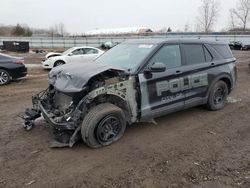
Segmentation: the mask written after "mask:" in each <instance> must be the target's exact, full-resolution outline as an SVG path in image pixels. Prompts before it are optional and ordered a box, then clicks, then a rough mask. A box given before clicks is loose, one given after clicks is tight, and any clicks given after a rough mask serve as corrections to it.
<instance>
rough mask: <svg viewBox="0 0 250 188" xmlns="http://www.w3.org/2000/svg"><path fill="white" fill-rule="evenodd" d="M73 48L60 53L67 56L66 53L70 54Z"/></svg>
mask: <svg viewBox="0 0 250 188" xmlns="http://www.w3.org/2000/svg"><path fill="white" fill-rule="evenodd" d="M73 49H74V48H70V49H68V50H66V51H65V52H63V53H62V55H67V54H68V53H70V52H71V51H72V50H73Z"/></svg>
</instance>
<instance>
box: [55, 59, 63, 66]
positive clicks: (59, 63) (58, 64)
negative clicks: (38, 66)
mask: <svg viewBox="0 0 250 188" xmlns="http://www.w3.org/2000/svg"><path fill="white" fill-rule="evenodd" d="M64 64H65V62H64V61H61V60H59V61H56V62H55V63H54V67H57V66H60V65H64Z"/></svg>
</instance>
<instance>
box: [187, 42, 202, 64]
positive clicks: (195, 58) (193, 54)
mask: <svg viewBox="0 0 250 188" xmlns="http://www.w3.org/2000/svg"><path fill="white" fill-rule="evenodd" d="M183 46H184V49H185V55H186V60H187V64H188V65H194V64H199V63H204V62H206V60H205V54H204V50H203V45H201V44H184V45H183Z"/></svg>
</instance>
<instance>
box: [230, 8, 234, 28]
mask: <svg viewBox="0 0 250 188" xmlns="http://www.w3.org/2000/svg"><path fill="white" fill-rule="evenodd" d="M229 16H230V29H235V28H236V24H235V15H234V10H233V9H230V10H229Z"/></svg>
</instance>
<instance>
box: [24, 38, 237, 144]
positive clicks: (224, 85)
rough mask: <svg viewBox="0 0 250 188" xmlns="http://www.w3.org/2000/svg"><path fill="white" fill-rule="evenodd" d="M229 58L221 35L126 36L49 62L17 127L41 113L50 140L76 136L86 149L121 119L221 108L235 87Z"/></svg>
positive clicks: (114, 134)
mask: <svg viewBox="0 0 250 188" xmlns="http://www.w3.org/2000/svg"><path fill="white" fill-rule="evenodd" d="M235 61H236V59H235V58H234V57H233V55H232V53H231V50H230V48H229V46H228V44H225V43H221V42H212V41H203V40H198V39H197V40H184V39H172V40H170V39H168V40H166V39H160V40H156V39H154V40H153V39H152V40H132V41H127V42H124V43H122V44H119V45H117V46H115V47H114V48H112V49H110V50H109V51H107V52H106V53H105V54H103V55H102V56H100V57H99V58H97V59H96V60H95V62H91V63H89V64H77V66H69V65H63V66H61V67H56V68H55V69H52V71H51V72H50V73H49V87H48V88H47V89H46V90H45V91H43V92H40V93H39V94H37V95H35V96H33V97H32V99H33V108H30V109H27V110H26V112H25V115H24V117H23V118H24V120H25V124H24V127H25V128H26V129H27V130H30V129H31V128H32V127H33V125H34V120H35V119H36V118H38V117H40V116H41V114H42V115H43V117H44V118H45V120H46V122H47V123H48V124H49V125H50V126H51V127H53V130H54V133H55V139H56V141H57V142H56V143H57V145H54V146H70V147H72V146H73V144H74V143H75V142H76V141H77V140H79V139H80V138H82V140H83V141H84V142H85V144H86V145H88V146H89V147H91V148H99V147H102V146H107V145H110V144H112V143H114V142H116V141H117V140H119V139H120V138H121V137H122V135H123V133H124V131H125V128H126V125H127V124H132V123H135V122H154V121H153V120H154V118H156V117H159V116H162V115H166V114H169V113H172V112H175V111H179V110H183V109H187V108H191V107H194V106H198V105H205V106H206V107H207V108H208V109H209V110H220V109H222V108H223V107H224V106H225V104H226V100H227V96H228V95H229V94H230V92H231V91H232V89H233V88H234V86H235V82H236V75H237V74H236V66H235Z"/></svg>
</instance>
